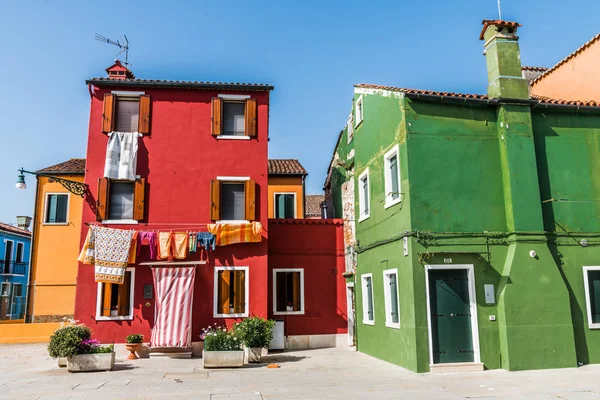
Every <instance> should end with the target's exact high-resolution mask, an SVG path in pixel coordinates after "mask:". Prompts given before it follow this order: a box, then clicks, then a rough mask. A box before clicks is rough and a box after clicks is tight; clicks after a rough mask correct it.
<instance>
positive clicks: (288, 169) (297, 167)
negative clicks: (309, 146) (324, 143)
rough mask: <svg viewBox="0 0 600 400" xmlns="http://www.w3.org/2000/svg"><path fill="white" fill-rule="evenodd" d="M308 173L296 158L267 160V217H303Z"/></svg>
mask: <svg viewBox="0 0 600 400" xmlns="http://www.w3.org/2000/svg"><path fill="white" fill-rule="evenodd" d="M307 175H308V173H307V172H306V170H305V169H304V167H303V166H302V164H300V162H298V160H269V188H268V191H269V193H268V199H269V212H268V215H269V218H304V217H305V209H304V183H305V181H306V176H307Z"/></svg>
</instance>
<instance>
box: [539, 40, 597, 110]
mask: <svg viewBox="0 0 600 400" xmlns="http://www.w3.org/2000/svg"><path fill="white" fill-rule="evenodd" d="M598 65H600V40H597V41H596V42H594V43H592V44H591V45H590V46H589V47H587V48H585V49H584V50H583V51H582V52H581V53H579V54H577V55H576V56H575V57H573V58H571V59H570V60H569V61H567V62H566V63H564V64H562V65H561V66H559V67H558V68H557V69H555V70H554V71H552V72H551V73H549V74H548V75H546V76H545V77H544V78H542V79H541V80H540V81H539V82H537V83H535V84H533V85H532V87H531V92H532V94H534V95H538V96H548V97H552V98H556V99H563V100H595V101H600V74H598Z"/></svg>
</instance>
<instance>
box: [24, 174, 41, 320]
mask: <svg viewBox="0 0 600 400" xmlns="http://www.w3.org/2000/svg"><path fill="white" fill-rule="evenodd" d="M39 197H40V178H38V177H37V176H36V177H35V200H34V203H33V228H32V229H31V241H30V242H29V265H28V266H27V297H25V315H24V319H25V323H27V317H28V316H29V315H28V314H29V303H30V299H31V304H33V297H34V296H35V283H33V287H32V280H33V279H32V278H33V277H32V276H31V264H33V256H34V243H35V233H36V231H37V229H36V225H37V222H38V220H37V206H38V200H39ZM31 311H32V313H31V322H33V309H32V310H31Z"/></svg>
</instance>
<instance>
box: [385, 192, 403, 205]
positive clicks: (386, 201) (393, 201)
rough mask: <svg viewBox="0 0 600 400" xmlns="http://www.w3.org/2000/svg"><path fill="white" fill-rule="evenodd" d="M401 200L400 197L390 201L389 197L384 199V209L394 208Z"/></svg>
mask: <svg viewBox="0 0 600 400" xmlns="http://www.w3.org/2000/svg"><path fill="white" fill-rule="evenodd" d="M401 200H402V195H401V194H400V195H398V198H397V199H395V200H394V199H392V198H390V197H386V199H385V206H384V207H385V208H390V207H391V206H395V205H396V204H398V203H400V201H401Z"/></svg>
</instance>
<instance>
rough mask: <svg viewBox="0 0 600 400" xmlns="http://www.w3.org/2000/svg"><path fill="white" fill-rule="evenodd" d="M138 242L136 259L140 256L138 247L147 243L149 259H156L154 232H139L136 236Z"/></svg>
mask: <svg viewBox="0 0 600 400" xmlns="http://www.w3.org/2000/svg"><path fill="white" fill-rule="evenodd" d="M138 242H139V243H138V248H137V255H138V257H139V255H140V247H142V246H143V245H146V243H147V245H148V247H149V248H150V259H151V260H154V259H155V258H156V232H148V231H141V232H140V234H139V236H138Z"/></svg>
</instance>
